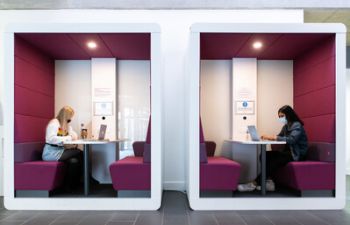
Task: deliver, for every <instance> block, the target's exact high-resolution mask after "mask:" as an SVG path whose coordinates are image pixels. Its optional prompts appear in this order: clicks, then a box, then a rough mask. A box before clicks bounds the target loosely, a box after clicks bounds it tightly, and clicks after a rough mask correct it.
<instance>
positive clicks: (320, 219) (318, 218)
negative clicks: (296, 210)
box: [306, 210, 332, 225]
mask: <svg viewBox="0 0 350 225" xmlns="http://www.w3.org/2000/svg"><path fill="white" fill-rule="evenodd" d="M306 213H307V214H309V215H311V216H312V217H314V218H316V219H317V220H319V221H321V222H324V223H326V224H328V225H332V224H330V223H328V222H327V221H326V220H324V219H322V218H320V217H318V216H316V215H314V214H312V213H311V212H310V211H309V210H306Z"/></svg>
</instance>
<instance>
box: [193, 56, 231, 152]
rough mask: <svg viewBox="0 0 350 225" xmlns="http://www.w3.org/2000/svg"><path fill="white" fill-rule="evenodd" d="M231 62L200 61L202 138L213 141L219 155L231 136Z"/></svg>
mask: <svg viewBox="0 0 350 225" xmlns="http://www.w3.org/2000/svg"><path fill="white" fill-rule="evenodd" d="M231 65H232V60H201V77H200V79H201V95H200V100H201V102H200V107H201V109H200V112H201V118H202V126H203V132H204V138H205V140H207V141H215V143H216V151H215V154H216V155H220V152H221V149H222V144H223V141H224V140H225V139H230V134H231V106H232V104H231V96H232V95H231V89H232V87H231V83H232V66H231Z"/></svg>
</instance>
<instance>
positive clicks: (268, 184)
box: [256, 180, 276, 191]
mask: <svg viewBox="0 0 350 225" xmlns="http://www.w3.org/2000/svg"><path fill="white" fill-rule="evenodd" d="M256 190H258V191H261V186H260V185H259V186H256ZM275 190H276V187H275V183H274V182H273V180H266V191H275Z"/></svg>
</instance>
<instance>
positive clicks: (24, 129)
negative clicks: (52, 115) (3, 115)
mask: <svg viewBox="0 0 350 225" xmlns="http://www.w3.org/2000/svg"><path fill="white" fill-rule="evenodd" d="M49 121H50V119H45V118H39V117H34V116H24V115H20V114H15V127H14V128H15V143H23V142H45V128H46V125H47V123H48V122H49Z"/></svg>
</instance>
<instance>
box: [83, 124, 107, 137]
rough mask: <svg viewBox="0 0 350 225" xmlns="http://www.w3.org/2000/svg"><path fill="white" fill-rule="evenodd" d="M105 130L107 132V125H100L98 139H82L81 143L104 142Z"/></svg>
mask: <svg viewBox="0 0 350 225" xmlns="http://www.w3.org/2000/svg"><path fill="white" fill-rule="evenodd" d="M106 130H107V125H106V124H101V126H100V130H99V132H98V139H95V138H94V139H82V140H83V141H103V140H106V139H105V136H106Z"/></svg>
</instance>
